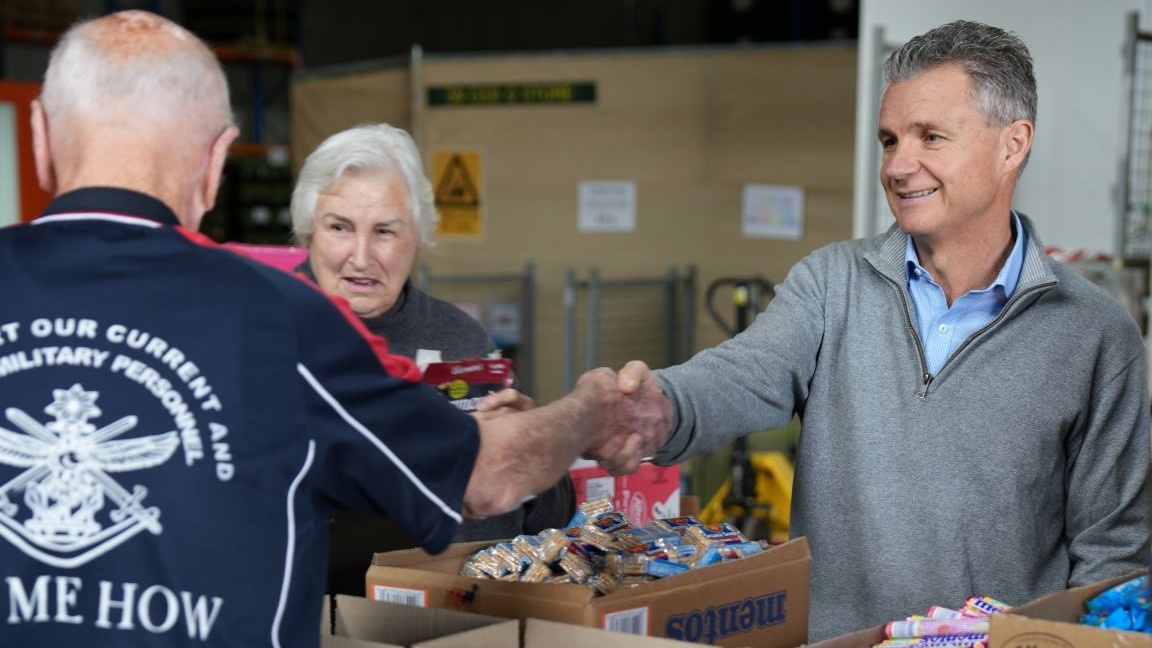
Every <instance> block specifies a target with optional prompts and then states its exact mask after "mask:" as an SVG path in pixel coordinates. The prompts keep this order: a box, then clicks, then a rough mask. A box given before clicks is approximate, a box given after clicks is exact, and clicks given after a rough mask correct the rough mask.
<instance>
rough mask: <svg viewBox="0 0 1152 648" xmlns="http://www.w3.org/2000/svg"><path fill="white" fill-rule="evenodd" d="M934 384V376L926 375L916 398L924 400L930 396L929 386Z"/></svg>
mask: <svg viewBox="0 0 1152 648" xmlns="http://www.w3.org/2000/svg"><path fill="white" fill-rule="evenodd" d="M931 384H932V374H927V373H926V374H924V380H922V381H921V382H920V391H919V392H917V393H916V398H924V397H925V396H927V395H928V385H931Z"/></svg>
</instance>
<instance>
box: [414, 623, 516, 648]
mask: <svg viewBox="0 0 1152 648" xmlns="http://www.w3.org/2000/svg"><path fill="white" fill-rule="evenodd" d="M519 645H520V622H519V621H516V620H514V619H505V620H503V621H502V622H501V623H497V624H495V625H490V626H487V627H484V628H474V629H472V630H465V631H463V632H457V633H454V634H450V635H445V636H443V637H438V638H436V639H429V640H428V641H421V642H419V643H414V644H412V648H516V647H517V646H519Z"/></svg>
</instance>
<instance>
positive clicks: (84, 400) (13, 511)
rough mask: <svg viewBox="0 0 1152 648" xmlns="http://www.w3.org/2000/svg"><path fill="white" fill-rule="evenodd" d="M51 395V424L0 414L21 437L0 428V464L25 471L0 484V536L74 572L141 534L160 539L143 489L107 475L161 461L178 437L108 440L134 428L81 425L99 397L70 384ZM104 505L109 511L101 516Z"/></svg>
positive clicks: (131, 420) (17, 413)
mask: <svg viewBox="0 0 1152 648" xmlns="http://www.w3.org/2000/svg"><path fill="white" fill-rule="evenodd" d="M52 395H53V397H54V399H55V400H54V401H53V402H52V403H51V404H50V405H48V406H47V407H46V408H44V412H45V413H47V414H48V415H49V416H53V417H55V419H56V420H54V421H51V422H48V423H44V424H41V423H40V422H38V421H36V420H35V419H33V418H32V417H31V416H29V415H28V414H26V413H25V412H23V411H21V410H19V409H16V408H14V407H9V408H8V409H6V410H5V411H4V415H5V417H6V418H7V419H8V421H10V422H11V423H12V425H14V426H16V427H17V428H19V429H20V430H21V431H22V432H23V434H21V433H18V432H13V431H11V430H7V429H5V428H3V427H0V464H6V465H9V466H15V467H17V468H25V469H26V470H24V472H22V473H20V474H19V475H17V476H16V477H14V478H12V479H10V480H9V481H8V482H7V483H4V484H2V485H0V535H2V536H4V537H5V538H7V539H8V540H9V541H10V542H12V544H14V545H16V546H17V547H19V548H20V549H21V550H22V551H24V553H26V554H28V555H29V556H32V557H33V558H36V559H37V560H40V561H42V562H44V563H47V564H50V565H54V566H57V567H77V566H80V565H83V564H84V563H86V562H88V561H89V560H92V559H93V558H95V557H97V556H99V555H101V554H103V553H105V552H107V551H109V550H110V549H112V548H113V547H116V546H117V545H119V544H121V543H123V542H124V541H126V540H128V539H129V538H131V537H132V536H134V535H136V534H137V533H140V532H141V531H143V530H145V529H147V530H148V531H151V532H152V533H154V534H159V533H160V532H161V526H160V510H159V509H158V508H156V507H145V506H144V504H143V502H144V498H145V497H146V496H147V494H148V489H147V488H145V487H144V486H141V485H136V486H133V487H132V489H131V491H129V490H128V489H126V488H124V487H123V486H121V485H120V484H119V483H118V482H117V481H116V480H115V479H113V478H112V477H111V476H109V474H108V473H119V472H127V471H130V470H141V469H144V468H151V467H153V466H158V465H160V464H162V463H164V462H165V461H168V459H169V458H171V457H172V454H173V453H174V452H176V448H177V447H179V445H180V438H179V435H178V434H177V433H176V432H166V433H164V434H156V435H152V436H145V437H137V438H134V439H124V440H119V441H115V440H112V439H113V438H114V437H117V436H119V435H121V434H124V433H125V432H128V431H129V430H131V429H132V428H134V427H136V422H137V419H136V417H135V416H125V417H123V418H121V419H119V420H117V421H115V422H113V423H111V424H109V425H107V426H105V427H102V428H99V429H98V428H97V427H96V426H95V425H93V424H92V423H89V422H88V421H89V419H95V418H99V417H100V415H101V411H100V408H99V407H97V406H96V399H97V398H99V396H100V394H99V392H90V391H84V388H83V387H82V386H80V385H79V384H76V385H73V386H72V387H71V388H70V389H67V390H65V389H54V390H52ZM21 493H22V494H23V497H22V498H21ZM21 499H22V501H23V506H21V505H20V504H19V503H18V502H20V501H21ZM106 499H107V500H111V502H112V504H113V506H114V508H111V509H110V510H108V511H107V512H105V500H106Z"/></svg>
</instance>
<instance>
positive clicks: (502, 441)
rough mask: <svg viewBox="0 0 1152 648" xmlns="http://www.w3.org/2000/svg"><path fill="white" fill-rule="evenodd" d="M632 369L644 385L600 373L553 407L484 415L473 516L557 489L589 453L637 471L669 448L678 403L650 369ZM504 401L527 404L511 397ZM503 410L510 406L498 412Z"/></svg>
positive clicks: (471, 493) (470, 495) (469, 501)
mask: <svg viewBox="0 0 1152 648" xmlns="http://www.w3.org/2000/svg"><path fill="white" fill-rule="evenodd" d="M626 371H627V372H628V373H627V374H624V375H627V376H632V375H633V374H635V375H636V378H635V383H636V384H631V383H629V384H628V385H626V386H625V387H624V388H622V387H621V383H620V376H618V375H617V374H616V372H614V371H612V370H611V369H607V368H600V369H593V370H591V371H588V372H586V373H585V374H584V375H582V376H580V379H579V380H578V381H577V383H576V387H575V388H574V389H573V390H572V391H571V393H569V394H567V395H566V396H564V397H563V398H560V399H559V400H556V401H554V402H552V403H549V404H548V405H545V406H543V407H537V408H533V409H528V410H527V411H513V412H507V413H503V414H499V415H497V414H495V413H494V410H488V411H487V412H486V413H484V414H481V415H478V416H477V417H476V418H477V421H478V422H479V423H480V453H479V455H478V456H477V458H476V465H475V467H474V468H473V470H472V477H471V479H469V481H468V489H467V491H466V492H465V495H464V505H465V506H464V513H465V515H467V516H469V517H487V516H492V515H497V514H500V513H504V512H506V511H510V510H512V509H514V508H516V507H517V506H519V505H520V504H521V503H522V502H524V501H525V500H526V499H527V498H529V497H531V496H533V495H535V494H536V493H540V492H542V491H544V490H546V489H547V488H549V487H550V486H552V485H553V484H555V483H556V482H557V480H559V479H560V478H562V477H563V476H564V475H565V474H566V473H567V472H568V467H569V466H571V465H572V462H573V461H575V460H576V458H577V457H579V456H581V455H584V456H588V457H592V458H594V459H599V460H601V465H603V466H605V467H606V468H607V469H609V470H611V471H612V472H613V474H625V473H627V472H633V471H635V470H636V468H637V467H638V466H639V465H640V460H641V459H642V458H644V457H647V456H649V455H651V454H653V453H654V452H655V451H656V450H657V449H658V448H659V447H660V446H661V445H663V443H664V439H665V437H666V436H667V435H668V430H669V428H670V427H671V420H672V418H671V411H672V406H671V404H669V403H668V401H667V399H665V398H664V395H663V393H661V391H660V386H659V384H658V382H657V381H656V378H655V377H654V376H653V375H652V374H651V372H649V371H648V367H647V366H645V365H644V364H643V363H631V364H629V365H628V367H626ZM493 396H499V394H494V395H493ZM504 399H509V400H507V401H506V400H504ZM496 402H497V403H505V402H507V403H519V402H523V401H521V400H520V399H518V398H515V397H512V396H510V395H505V396H502V397H500V399H497V401H496ZM509 407H511V406H510V405H509ZM502 408H503V409H508V408H507V407H504V406H499V405H498V406H497V407H496V409H497V410H499V409H502Z"/></svg>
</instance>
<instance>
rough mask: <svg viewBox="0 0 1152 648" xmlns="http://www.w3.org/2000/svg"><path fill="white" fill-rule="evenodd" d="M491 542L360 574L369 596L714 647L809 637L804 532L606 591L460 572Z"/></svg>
mask: <svg viewBox="0 0 1152 648" xmlns="http://www.w3.org/2000/svg"><path fill="white" fill-rule="evenodd" d="M490 545H491V543H489V542H473V543H467V544H457V545H452V546H451V547H449V548H448V550H446V551H445V552H444V553H442V554H439V555H435V556H432V555H429V554H427V553H425V552H424V551H422V550H419V549H410V550H405V551H393V552H389V553H383V554H376V556H375V558H374V559H373V565H372V567H370V568H369V570H368V573H367V575H366V586H367V596H368V598H372V599H376V600H386V601H392V602H397V603H406V604H409V605H416V606H420V607H431V608H448V609H456V610H466V611H469V612H475V613H479V614H486V615H492V616H499V617H507V618H516V619H529V618H534V619H544V620H550V621H559V622H562V623H570V624H573V625H580V626H588V627H593V628H602V629H605V630H613V631H617V632H628V633H632V634H638V635H649V636H658V637H667V638H671V639H679V640H684V641H690V642H693V643H712V644H716V645H720V646H758V647H760V648H793V647H794V646H798V645H800V644H802V643H803V642H804V641H805V640H806V638H807V636H808V572H809V567H810V563H811V555H810V553H809V549H808V541H807V539H806V538H798V539H796V540H792V541H790V542H787V543H785V544H782V545H779V546H777V547H773V548H771V549H769V550H767V551H765V552H763V553H760V554H757V555H755V556H752V557H749V558H743V559H741V560H734V561H731V562H726V563H720V564H718V565H713V566H711V567H706V568H703V569H699V570H694V571H690V572H687V573H684V574H680V575H678V576H673V577H671V578H666V579H663V580H655V581H649V582H644V583H640V584H638V585H636V586H635V587H628V588H622V589H620V590H617V591H615V592H611V593H609V594H607V595H604V596H594V593H593V591H592V589H591V588H590V587H587V586H583V585H559V584H546V583H521V582H508V581H498V580H489V579H478V578H470V577H467V576H461V575H460V568H461V567H462V566H463V564H464V561H465V560H466V559H467V558H468V557H469V556H471V555H472V554H473V553H475V552H476V551H478V550H480V549H483V548H485V547H487V546H490Z"/></svg>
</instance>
